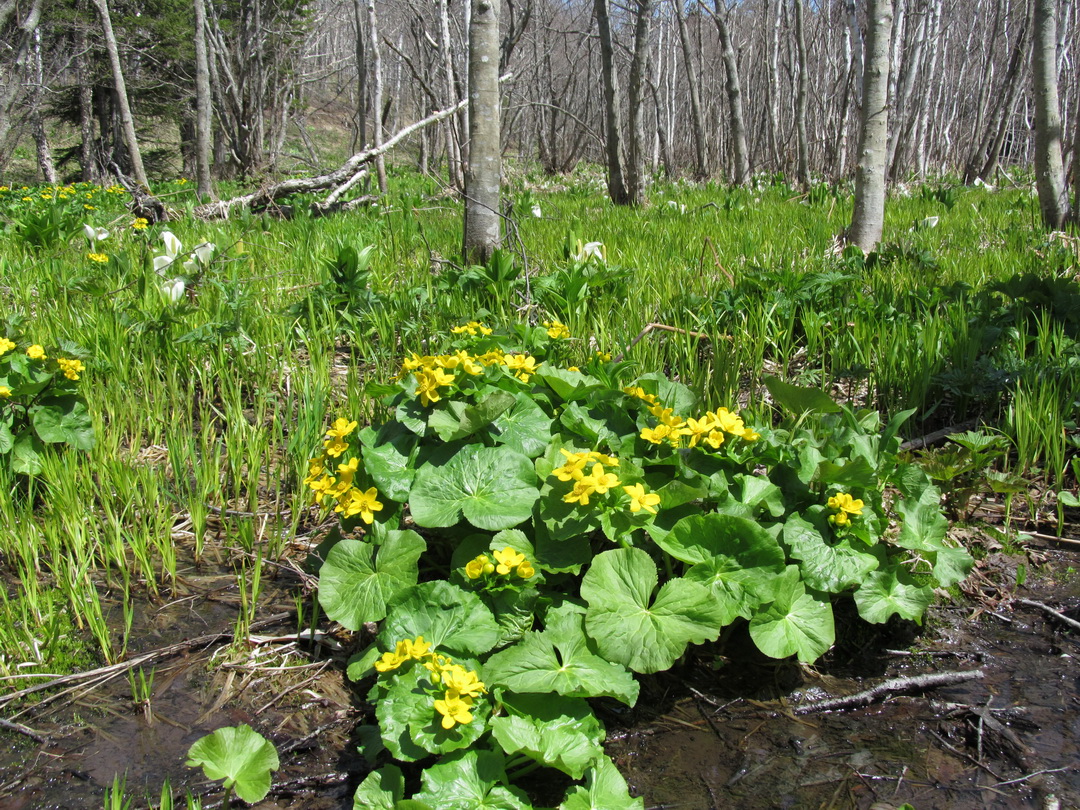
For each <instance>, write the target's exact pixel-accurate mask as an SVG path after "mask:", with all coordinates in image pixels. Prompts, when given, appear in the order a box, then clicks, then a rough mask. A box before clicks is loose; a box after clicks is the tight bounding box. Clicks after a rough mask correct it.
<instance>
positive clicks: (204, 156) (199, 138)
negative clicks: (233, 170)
mask: <svg viewBox="0 0 1080 810" xmlns="http://www.w3.org/2000/svg"><path fill="white" fill-rule="evenodd" d="M194 3H195V189H196V193H197V194H198V195H199V198H200V200H202V201H203V202H205V201H206V200H207V199H210V200H212V199H214V186H213V184H212V183H211V182H210V127H211V112H212V110H211V99H210V58H209V55H208V52H207V49H206V6H205V4H204V0H194Z"/></svg>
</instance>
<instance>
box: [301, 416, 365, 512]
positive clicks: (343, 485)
mask: <svg viewBox="0 0 1080 810" xmlns="http://www.w3.org/2000/svg"><path fill="white" fill-rule="evenodd" d="M356 426H357V422H356V421H355V420H353V421H351V422H350V421H349V420H348V419H337V420H336V421H335V422H334V424H333V426H332V427H331V428H330V430H328V431H326V439H325V440H324V441H323V448H324V451H323V454H322V455H321V456H316V457H315V458H312V459H308V474H307V476H306V477H305V478H304V486H306V487H307V488H308V489H310V490H311V491H312V492H313V493H314V495H313V500H314V502H315V503H317V504H326V502H327V500H328V499H329V500H331V501H333V502H334V504H335V505H334V511H335V512H337V513H339V514H340V515H341V516H342V517H344V518H352V517H356V516H357V515H359V516H360V519H361V520H362V521H364V523H367V524H368V525H371V523H372V522H373V521H374V520H375V513H376V512H381V511H382V508H383V505H382V503H380V502H379V491H378V490H377V489H375V487H369V488H368V489H367V490H366V491H365V490H361V489H360V488H359V487H357V486H355V485H354V483H353V481H354V479H355V478H356V472H357V470H359V468H360V459H359V458H356V457H354V458H350V459H349V460H348V461H344V462H342V463H340V464H338V465H337V469H336V475H335V474H334V473H333V472H331V471H330V469H329V468H330V466H331V463H332V462H331V459H337V458H339V457H340V456H341V455H342V454H343V453H344V452H345V451H346V450H348V449H349V443H348V442H347V441H346V440H345V437H346V436H348V435H349V434H350V433H352V432H353V431H354V430H356Z"/></svg>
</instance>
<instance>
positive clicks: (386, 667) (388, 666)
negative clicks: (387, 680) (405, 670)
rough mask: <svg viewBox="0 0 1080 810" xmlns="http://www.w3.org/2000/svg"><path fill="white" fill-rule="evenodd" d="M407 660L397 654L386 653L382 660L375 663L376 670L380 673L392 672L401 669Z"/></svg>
mask: <svg viewBox="0 0 1080 810" xmlns="http://www.w3.org/2000/svg"><path fill="white" fill-rule="evenodd" d="M406 660H407V659H405V658H402V657H401V656H400V655H398V654H397V653H392V652H384V653H383V654H382V658H380V659H379V660H378V661H376V662H375V669H376V670H377V671H379V672H390V671H391V670H395V669H397V668H398V667H400V666H401V665H402V664H404V663H405V661H406Z"/></svg>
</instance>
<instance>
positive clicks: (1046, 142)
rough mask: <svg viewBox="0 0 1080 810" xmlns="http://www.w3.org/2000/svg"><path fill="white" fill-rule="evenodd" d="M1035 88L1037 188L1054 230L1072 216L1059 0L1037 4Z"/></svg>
mask: <svg viewBox="0 0 1080 810" xmlns="http://www.w3.org/2000/svg"><path fill="white" fill-rule="evenodd" d="M1031 69H1032V78H1033V81H1034V85H1035V88H1034V89H1035V186H1036V188H1037V189H1038V191H1039V209H1040V210H1041V211H1042V218H1043V222H1044V223H1045V224H1046V227H1048V228H1054V229H1055V230H1057V229H1059V228H1061V227H1062V225H1064V224H1065V220H1066V218H1067V217H1068V216H1069V197H1068V193H1067V191H1066V187H1065V171H1064V168H1063V166H1062V160H1061V105H1060V103H1059V101H1058V77H1057V0H1036V2H1035V32H1034V37H1033V38H1032V58H1031Z"/></svg>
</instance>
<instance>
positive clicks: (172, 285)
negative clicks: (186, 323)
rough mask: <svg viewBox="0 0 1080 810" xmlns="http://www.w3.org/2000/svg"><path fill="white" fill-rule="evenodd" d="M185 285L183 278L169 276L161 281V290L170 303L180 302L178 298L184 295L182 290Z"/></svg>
mask: <svg viewBox="0 0 1080 810" xmlns="http://www.w3.org/2000/svg"><path fill="white" fill-rule="evenodd" d="M186 287H187V285H186V284H185V283H184V280H183V279H182V278H180V277H179V276H178V277H176V278H170V279H168V280H167V281H163V282H162V283H161V292H162V293H163V294H164V295H165V298H166V300H168V302H169V303H170V304H178V303H180V299H181V298H183V297H184V290H185V288H186Z"/></svg>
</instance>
